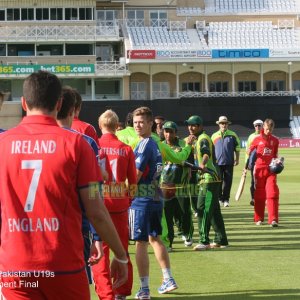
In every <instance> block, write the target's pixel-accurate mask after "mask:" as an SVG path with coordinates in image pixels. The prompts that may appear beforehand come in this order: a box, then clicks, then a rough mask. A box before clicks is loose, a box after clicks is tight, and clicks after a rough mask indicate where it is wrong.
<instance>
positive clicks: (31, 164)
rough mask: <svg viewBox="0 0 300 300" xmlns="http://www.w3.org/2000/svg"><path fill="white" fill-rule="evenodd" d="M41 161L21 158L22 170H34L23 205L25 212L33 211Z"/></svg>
mask: <svg viewBox="0 0 300 300" xmlns="http://www.w3.org/2000/svg"><path fill="white" fill-rule="evenodd" d="M42 162H43V161H42V160H22V170H28V169H33V170H34V171H33V175H32V178H31V182H30V185H29V190H28V194H27V198H26V202H25V206H24V211H25V212H31V211H33V206H34V202H35V195H36V190H37V187H38V185H39V180H40V175H41V172H42Z"/></svg>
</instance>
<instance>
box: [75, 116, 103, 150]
mask: <svg viewBox="0 0 300 300" xmlns="http://www.w3.org/2000/svg"><path fill="white" fill-rule="evenodd" d="M71 128H72V129H74V130H76V131H78V132H80V133H83V134H86V135H88V136H90V137H91V138H92V139H93V140H95V142H96V143H97V144H98V136H97V132H96V129H95V127H94V126H93V125H91V124H89V123H86V122H83V121H81V120H79V119H78V118H77V117H75V118H74V120H73V122H72V126H71Z"/></svg>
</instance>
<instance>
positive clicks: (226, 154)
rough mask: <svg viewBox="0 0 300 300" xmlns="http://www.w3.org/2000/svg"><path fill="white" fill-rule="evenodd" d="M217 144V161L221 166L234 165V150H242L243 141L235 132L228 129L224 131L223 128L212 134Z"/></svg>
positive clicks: (215, 144)
mask: <svg viewBox="0 0 300 300" xmlns="http://www.w3.org/2000/svg"><path fill="white" fill-rule="evenodd" d="M211 139H212V142H213V144H214V146H215V154H216V162H217V164H218V165H219V166H223V165H233V164H234V152H239V151H240V150H241V142H240V139H239V138H238V136H237V135H236V133H235V132H233V131H231V130H229V129H227V130H226V131H225V132H224V133H222V132H221V130H219V131H217V132H215V133H214V134H213V135H212V136H211Z"/></svg>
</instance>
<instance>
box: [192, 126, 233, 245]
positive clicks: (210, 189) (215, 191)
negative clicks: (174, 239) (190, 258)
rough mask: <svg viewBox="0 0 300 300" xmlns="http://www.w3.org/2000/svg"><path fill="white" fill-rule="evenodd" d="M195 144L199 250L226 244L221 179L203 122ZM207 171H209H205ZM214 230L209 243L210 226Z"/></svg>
mask: <svg viewBox="0 0 300 300" xmlns="http://www.w3.org/2000/svg"><path fill="white" fill-rule="evenodd" d="M199 129H200V134H199V136H198V139H197V144H196V149H195V153H196V159H197V162H198V164H199V167H200V168H202V169H203V174H202V176H201V177H202V178H201V177H200V182H199V184H200V189H199V196H198V202H197V212H198V214H197V217H198V230H199V244H197V245H196V246H195V247H194V250H196V251H201V250H206V249H210V248H225V247H227V245H228V241H227V235H226V231H225V225H224V221H223V216H222V214H221V209H220V204H219V189H220V187H221V181H220V179H219V177H218V174H217V170H216V167H215V165H214V155H213V144H212V141H211V139H210V137H209V136H208V135H207V134H206V133H205V131H204V128H203V122H202V123H201V125H200V127H199ZM206 171H209V172H206ZM211 226H212V227H213V229H214V232H215V238H214V242H213V243H210V240H209V232H210V227H211Z"/></svg>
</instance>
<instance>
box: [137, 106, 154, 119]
mask: <svg viewBox="0 0 300 300" xmlns="http://www.w3.org/2000/svg"><path fill="white" fill-rule="evenodd" d="M133 116H134V117H135V116H145V117H146V118H147V120H148V121H153V114H152V110H151V109H150V108H149V107H146V106H142V107H139V108H137V109H136V110H134V111H133Z"/></svg>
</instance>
